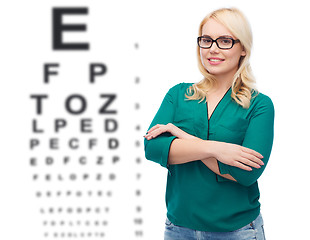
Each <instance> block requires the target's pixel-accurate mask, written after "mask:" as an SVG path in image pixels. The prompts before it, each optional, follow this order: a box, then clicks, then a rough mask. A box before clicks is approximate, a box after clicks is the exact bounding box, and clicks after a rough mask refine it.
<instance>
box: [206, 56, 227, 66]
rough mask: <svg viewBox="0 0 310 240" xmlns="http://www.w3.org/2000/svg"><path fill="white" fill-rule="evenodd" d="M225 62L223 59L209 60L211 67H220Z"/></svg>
mask: <svg viewBox="0 0 310 240" xmlns="http://www.w3.org/2000/svg"><path fill="white" fill-rule="evenodd" d="M224 61H225V60H224V59H223V58H214V57H213V58H208V62H209V64H211V65H218V64H221V63H222V62H224Z"/></svg>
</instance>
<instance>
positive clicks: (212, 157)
mask: <svg viewBox="0 0 310 240" xmlns="http://www.w3.org/2000/svg"><path fill="white" fill-rule="evenodd" d="M165 132H169V133H170V134H171V135H173V136H176V137H177V138H176V139H174V140H173V141H172V143H171V146H170V151H169V155H168V164H169V165H173V164H182V163H186V162H191V161H196V160H201V161H202V162H203V163H204V164H205V165H206V166H207V167H208V168H209V169H210V170H211V171H213V172H214V173H216V174H217V175H220V176H221V177H224V178H226V179H229V180H232V181H236V179H235V178H233V177H232V176H231V175H230V174H221V173H220V170H219V166H218V162H217V161H221V162H222V163H224V164H227V165H230V166H234V167H238V168H240V169H243V170H246V171H252V168H251V167H254V168H260V167H261V166H262V165H264V162H263V161H262V160H261V159H262V158H263V156H262V155H261V154H259V153H258V152H256V151H254V150H252V149H249V148H245V147H242V146H239V145H236V144H230V143H224V142H216V141H208V140H202V139H200V138H197V137H195V136H193V135H190V134H188V133H186V132H184V131H183V130H181V129H180V128H178V127H176V126H175V125H173V124H172V123H168V124H166V125H165V124H157V125H155V126H153V127H152V128H150V129H149V131H148V132H147V134H146V135H145V136H144V137H145V138H146V139H147V140H151V139H153V138H156V137H157V136H159V135H161V134H162V133H165Z"/></svg>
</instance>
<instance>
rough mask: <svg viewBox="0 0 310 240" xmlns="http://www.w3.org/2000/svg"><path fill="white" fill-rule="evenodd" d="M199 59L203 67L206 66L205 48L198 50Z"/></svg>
mask: <svg viewBox="0 0 310 240" xmlns="http://www.w3.org/2000/svg"><path fill="white" fill-rule="evenodd" d="M200 61H201V63H202V65H203V66H204V67H206V62H207V51H206V50H205V49H203V50H200Z"/></svg>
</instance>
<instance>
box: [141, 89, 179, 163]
mask: <svg viewBox="0 0 310 240" xmlns="http://www.w3.org/2000/svg"><path fill="white" fill-rule="evenodd" d="M178 86H179V84H178V85H176V86H174V87H172V88H171V89H170V90H169V91H168V93H167V94H166V96H165V97H164V100H163V101H162V103H161V105H160V108H159V110H158V111H157V113H156V115H155V117H154V119H153V121H152V123H151V125H150V127H149V128H148V129H150V128H151V127H153V126H155V125H156V124H168V123H171V122H173V118H174V111H175V104H176V103H175V102H176V99H177V97H176V96H177V93H178ZM175 138H176V137H175V136H173V135H171V134H170V133H163V134H161V135H159V136H157V137H156V138H153V139H150V140H147V139H146V138H145V139H144V151H145V157H146V159H148V160H151V161H154V162H156V163H159V164H160V165H161V166H163V167H166V168H167V167H168V164H167V163H168V156H169V150H170V145H171V143H172V141H173V140H174V139H175Z"/></svg>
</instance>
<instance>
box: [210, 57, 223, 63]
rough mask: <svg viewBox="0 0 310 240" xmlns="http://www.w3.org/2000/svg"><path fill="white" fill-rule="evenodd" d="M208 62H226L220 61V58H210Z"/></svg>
mask: <svg viewBox="0 0 310 240" xmlns="http://www.w3.org/2000/svg"><path fill="white" fill-rule="evenodd" d="M208 60H209V61H210V62H223V61H224V59H220V58H208Z"/></svg>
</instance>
